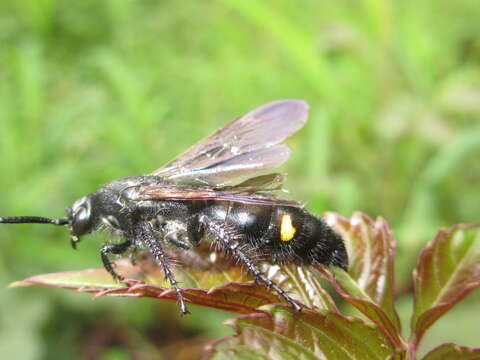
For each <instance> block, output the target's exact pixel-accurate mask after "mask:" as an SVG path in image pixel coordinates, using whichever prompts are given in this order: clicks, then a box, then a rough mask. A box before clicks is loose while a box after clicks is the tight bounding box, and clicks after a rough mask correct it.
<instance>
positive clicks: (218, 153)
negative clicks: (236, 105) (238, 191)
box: [152, 99, 308, 187]
mask: <svg viewBox="0 0 480 360" xmlns="http://www.w3.org/2000/svg"><path fill="white" fill-rule="evenodd" d="M307 115H308V105H307V103H306V102H304V101H302V100H293V99H290V100H279V101H274V102H271V103H268V104H265V105H263V106H260V107H258V108H256V109H255V110H252V111H251V112H249V113H247V114H245V115H243V116H241V117H240V118H238V119H236V120H233V121H231V122H230V123H228V124H227V125H226V126H225V127H223V128H221V129H219V130H217V131H216V132H215V133H213V134H212V135H210V136H209V137H207V138H205V139H203V140H201V141H200V142H198V143H197V144H195V145H194V146H193V147H191V148H190V149H189V150H187V151H186V152H185V153H183V154H182V155H180V156H179V157H177V158H176V159H174V160H172V161H170V162H169V163H168V164H166V165H165V166H163V167H162V168H160V169H158V170H156V171H154V172H153V173H152V175H157V176H162V177H165V178H167V179H171V180H173V181H175V182H176V183H180V184H182V183H183V184H206V185H210V186H217V187H222V186H227V185H229V184H232V183H235V182H238V181H242V180H245V179H247V178H249V177H252V175H253V174H255V173H258V172H259V171H263V170H268V169H272V168H275V167H277V166H279V165H280V164H282V163H283V162H285V161H286V160H287V159H288V157H289V156H290V149H289V148H288V146H286V145H278V144H279V143H280V142H282V141H283V140H285V139H286V138H287V137H288V136H290V135H292V134H293V133H294V132H296V131H297V130H299V129H300V128H302V127H303V125H304V124H305V122H306V120H307Z"/></svg>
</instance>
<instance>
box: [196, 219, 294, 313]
mask: <svg viewBox="0 0 480 360" xmlns="http://www.w3.org/2000/svg"><path fill="white" fill-rule="evenodd" d="M199 222H200V224H201V225H202V226H203V228H204V230H206V231H207V232H208V233H209V234H210V235H211V236H212V237H213V239H214V240H215V241H216V242H217V243H220V246H221V247H222V248H223V249H225V250H226V251H229V252H230V253H232V254H233V256H235V257H236V258H237V259H238V260H240V261H241V262H242V263H243V264H244V265H245V266H246V267H247V269H248V271H249V272H250V273H251V274H252V275H253V277H254V278H255V280H256V281H258V282H261V283H263V284H264V285H266V286H267V287H268V288H269V289H273V290H274V291H275V292H277V293H278V294H279V295H280V296H281V297H282V298H284V299H285V301H287V302H288V303H289V304H290V305H291V306H292V307H293V308H294V310H295V311H301V310H302V307H301V306H300V305H299V304H298V303H297V302H296V301H295V300H294V299H293V298H291V297H290V296H289V295H288V294H287V293H286V292H285V291H284V290H283V289H282V288H280V287H279V286H278V285H277V284H275V283H274V282H273V281H272V280H270V279H269V278H268V277H266V276H265V274H263V273H262V271H261V270H260V269H259V268H258V267H257V266H256V265H255V263H254V262H253V261H252V260H251V259H250V258H249V257H248V255H247V254H246V253H245V252H243V251H242V250H241V246H240V241H241V238H242V234H240V233H239V232H238V230H236V229H235V228H233V227H232V226H228V225H226V224H225V223H223V222H220V221H218V220H214V219H210V218H208V217H207V216H205V215H204V216H201V217H200V219H199Z"/></svg>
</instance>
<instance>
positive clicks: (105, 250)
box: [100, 240, 132, 281]
mask: <svg viewBox="0 0 480 360" xmlns="http://www.w3.org/2000/svg"><path fill="white" fill-rule="evenodd" d="M131 245H132V242H131V241H130V240H127V241H125V242H123V243H120V244H106V245H103V246H102V248H101V250H100V256H101V257H102V262H103V266H104V267H105V269H106V270H107V271H108V272H109V273H110V275H112V277H113V278H114V279H115V280H120V281H121V280H123V277H122V276H120V275H118V274H117V273H116V272H115V270H113V266H112V262H111V261H110V258H109V257H108V254H115V255H120V254H123V253H124V252H125V251H127V250H128V248H129V247H130V246H131Z"/></svg>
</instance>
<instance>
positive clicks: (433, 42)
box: [0, 0, 480, 360]
mask: <svg viewBox="0 0 480 360" xmlns="http://www.w3.org/2000/svg"><path fill="white" fill-rule="evenodd" d="M479 18H480V7H479V6H478V0H458V1H455V2H453V1H446V0H436V1H433V0H425V1H421V2H418V1H412V0H403V1H400V0H397V1H393V0H390V1H375V0H369V1H363V2H358V1H342V0H340V1H315V0H300V1H299V0H278V1H266V0H217V1H192V0H185V1H149V0H144V1H135V0H105V1H100V2H99V1H93V0H82V1H77V2H74V1H73V2H72V1H59V0H4V1H1V2H0V34H1V35H0V42H1V49H2V50H1V51H0V69H1V71H0V79H1V81H0V188H1V189H2V192H1V196H0V216H3V215H6V216H8V215H17V214H18V215H27V214H34V215H37V214H38V215H45V216H51V217H57V216H61V215H62V213H63V209H64V208H65V207H66V206H69V205H70V204H71V203H72V202H73V201H75V200H76V199H77V198H79V197H80V196H82V195H84V194H86V193H88V192H91V191H94V190H95V189H96V188H97V187H98V186H99V185H100V184H104V183H107V182H109V181H111V180H112V179H115V178H118V177H121V176H125V175H131V174H141V173H148V172H150V171H152V170H153V169H155V168H158V167H159V166H161V165H162V164H164V163H165V162H166V161H168V160H170V159H171V158H172V157H174V156H175V155H177V154H178V153H180V152H182V151H183V150H185V149H186V148H187V147H188V146H189V145H191V144H193V143H194V141H196V140H198V139H200V138H201V137H202V136H205V135H207V134H209V133H210V132H211V131H212V130H214V129H215V128H217V127H219V126H221V125H223V124H224V123H225V122H227V121H228V120H230V119H232V118H233V117H235V116H238V115H240V114H242V113H244V112H245V111H248V110H250V109H252V108H254V107H255V106H258V105H261V104H263V103H265V102H267V101H270V100H274V99H281V98H289V97H292V98H301V99H305V100H307V101H308V102H309V103H310V105H311V109H312V113H311V116H310V119H309V123H308V124H307V127H306V128H305V129H304V130H303V131H302V132H300V133H299V134H297V135H296V136H295V137H294V139H292V143H291V145H292V148H293V150H294V152H293V156H292V158H291V160H290V161H289V163H288V164H287V168H286V169H285V170H286V171H287V172H288V173H289V180H288V181H289V183H288V186H287V188H288V189H289V190H290V193H291V196H292V198H295V199H299V200H304V201H307V205H308V207H309V209H310V210H312V211H313V212H316V213H322V212H324V211H325V210H327V209H328V210H335V211H337V212H339V213H342V214H351V213H352V212H353V211H356V210H362V211H364V212H366V213H369V214H373V215H375V216H376V215H379V214H381V215H382V216H384V217H385V218H388V219H389V221H390V222H391V223H392V225H393V227H394V228H395V229H396V230H397V233H396V235H397V237H398V238H399V239H402V241H401V242H399V244H398V255H399V256H398V257H397V265H396V266H397V268H398V269H397V270H398V272H397V274H398V277H397V285H398V286H397V288H400V289H401V292H400V295H399V302H400V303H401V304H405V303H406V302H407V301H408V296H407V295H408V289H409V288H410V282H411V279H410V277H409V274H410V269H411V267H412V266H413V265H414V263H415V259H416V257H415V256H416V253H417V251H418V249H419V248H420V247H421V246H423V244H425V243H426V242H427V241H428V240H429V238H430V236H431V234H432V233H433V232H434V231H435V230H436V229H438V228H439V227H440V226H445V225H448V224H455V223H460V222H473V221H478V214H479V213H480V202H479V201H478V199H479V198H480V188H479V187H478V179H479V177H480V163H479V162H478V148H479V146H480V129H479V127H478V121H479V119H480V106H479V104H480V90H479V89H480V86H479V84H480V66H479V64H480V61H479V60H480V31H479V28H478V19H479ZM103 241H105V236H103V235H99V236H96V237H95V238H94V239H91V240H89V241H88V242H87V241H85V242H84V243H82V244H81V247H80V251H78V252H72V250H71V249H70V247H69V244H68V235H67V234H65V233H64V232H62V231H61V230H60V229H53V228H48V227H42V226H20V227H16V228H13V227H8V226H2V227H0V275H1V276H0V280H1V284H3V287H6V285H7V284H8V283H9V282H11V281H12V280H13V279H19V278H24V277H27V276H31V275H32V274H38V273H45V272H57V271H66V270H73V269H85V268H92V267H96V266H98V264H99V262H100V259H99V255H98V243H101V242H103ZM0 286H1V285H0ZM25 294H27V295H25ZM369 294H370V295H368V296H369V297H370V296H373V295H371V293H369ZM25 298H28V300H27V299H25ZM38 298H41V299H42V304H43V305H42V307H39V306H38ZM377 300H378V299H375V301H377ZM475 300H477V298H475V299H473V300H472V301H467V302H465V303H464V308H463V309H464V310H463V312H462V313H461V314H463V316H462V315H461V314H460V313H459V315H458V316H456V317H455V318H451V317H450V318H449V317H448V316H446V317H445V318H444V319H442V321H440V322H439V324H438V326H439V327H438V328H437V330H438V331H436V332H435V336H434V337H429V336H428V334H427V336H426V337H425V338H424V342H423V344H427V343H428V344H430V345H432V346H433V345H435V344H437V343H440V342H442V341H443V340H442V336H443V337H447V338H448V337H450V336H451V335H452V334H451V329H452V328H456V329H462V330H464V332H463V333H462V336H463V338H464V339H465V341H467V340H468V341H470V342H471V343H472V345H474V344H475V342H476V341H477V340H476V338H477V337H476V335H475V336H472V335H469V334H474V333H475V326H474V325H469V326H470V327H469V328H468V327H467V325H464V324H466V322H465V321H467V320H468V318H470V317H469V316H468V314H469V312H478V301H475ZM23 301H24V303H25V306H22V307H21V308H22V310H18V311H20V312H22V314H32V315H31V316H25V317H23V316H22V319H23V320H22V323H23V325H24V327H25V328H26V329H29V332H28V336H27V335H25V336H21V335H18V336H17V335H16V334H17V333H16V332H9V333H8V336H7V335H5V336H4V335H3V333H2V335H1V337H2V339H0V340H2V341H0V352H1V353H14V352H15V351H17V349H18V346H14V345H11V344H18V343H22V351H24V354H25V356H23V358H25V359H42V358H48V359H49V360H50V359H64V358H66V357H72V356H77V357H78V358H81V357H85V356H87V355H89V354H91V353H88V354H86V353H85V352H82V351H80V350H79V351H75V353H74V354H72V351H71V349H90V348H92V349H94V348H95V349H97V348H99V349H108V346H109V342H108V341H107V340H105V343H102V344H96V343H93V341H92V340H91V339H94V338H95V336H93V335H91V334H95V333H96V332H100V333H102V334H110V335H108V336H110V340H111V341H112V342H116V343H119V344H122V345H121V346H120V348H121V349H123V351H125V354H129V355H132V354H135V356H137V357H139V358H140V357H141V356H140V355H139V353H142V351H144V350H145V349H148V350H145V352H149V351H151V350H152V349H157V351H159V352H161V353H162V355H163V356H165V357H168V356H169V354H170V353H169V352H168V351H170V349H171V348H173V345H172V344H175V343H177V342H180V343H181V344H184V343H183V341H187V340H185V338H187V339H189V341H194V342H195V344H197V343H196V341H198V342H201V341H202V340H203V341H205V339H199V335H200V334H208V336H210V335H211V334H214V335H212V336H217V337H218V336H219V333H221V332H222V331H223V330H222V329H221V328H220V327H214V326H213V325H212V324H216V323H218V322H219V321H220V320H221V318H217V317H216V316H222V315H218V314H221V313H220V312H218V311H211V312H207V310H203V309H196V310H197V311H196V314H198V315H193V316H192V318H194V317H195V316H198V318H196V321H194V320H188V319H182V320H179V319H178V318H177V317H176V316H175V317H173V316H170V314H172V313H174V312H173V311H171V309H173V308H174V304H172V306H171V307H168V306H167V305H165V306H163V305H162V306H161V307H158V306H157V303H158V302H155V303H153V302H148V301H146V302H144V303H142V305H141V306H140V305H137V303H135V304H131V303H129V302H128V301H123V302H122V304H121V305H120V304H118V303H117V302H115V299H103V300H102V301H98V302H94V303H93V304H91V303H88V302H87V303H85V302H83V301H79V300H78V298H77V297H76V296H73V294H68V293H67V294H63V293H62V294H59V293H58V292H52V291H40V290H38V289H35V290H28V292H23V291H22V292H13V291H0V302H1V303H2V304H6V305H5V306H6V307H8V308H12V309H16V308H17V307H18V308H20V305H18V304H20V303H22V304H23ZM16 305H17V306H16ZM386 306H388V304H382V307H381V308H382V309H386ZM203 311H205V312H203ZM372 311H373V310H372ZM385 311H386V310H385ZM406 312H408V311H406ZM406 312H405V311H403V312H402V311H400V316H401V317H407V316H409V314H407V313H406ZM139 313H141V314H142V315H141V316H140V315H138V314H139ZM88 314H94V315H90V316H89V315H88ZM387 314H388V316H387V318H388V319H390V321H391V322H392V326H394V327H395V319H394V317H392V313H391V312H388V311H387ZM465 314H467V315H465ZM227 316H228V314H226V315H225V317H227ZM15 318H16V317H15V316H14V314H13V311H12V313H1V314H0V323H2V324H7V323H11V321H14V320H15ZM213 318H214V319H215V320H218V321H210V320H208V321H205V320H202V319H213ZM59 319H62V320H63V322H64V323H68V324H76V325H75V326H69V327H68V328H61V329H60V330H57V331H55V330H54V328H55V327H58V326H60V325H61V324H62V321H60V320H59ZM112 319H114V320H115V321H116V322H117V323H116V325H115V326H117V327H119V328H120V329H121V331H120V330H118V329H117V328H116V329H117V330H116V331H111V332H108V331H104V328H103V324H105V323H108V324H110V323H112V322H114V320H112ZM462 319H463V320H462ZM465 319H467V320H465ZM167 322H168V324H169V328H170V327H171V328H172V329H176V330H175V331H174V330H172V333H173V334H176V335H175V336H177V337H175V336H173V335H172V336H171V337H169V336H156V337H147V338H145V334H151V333H155V334H163V333H162V332H161V331H159V330H158V329H157V327H156V326H157V325H156V324H158V323H162V324H163V323H167ZM459 322H461V324H460V323H459ZM45 329H51V331H45ZM469 329H470V331H469ZM119 332H120V333H122V334H130V335H128V336H127V335H125V336H124V337H122V338H121V339H119V338H117V337H116V336H117V335H115V334H118V333H119ZM132 332H133V334H132ZM18 333H19V334H20V333H21V332H18ZM59 333H61V335H62V339H63V341H58V337H59ZM455 333H456V334H457V335H458V336H460V333H461V332H460V331H457V332H455ZM222 334H224V333H222ZM430 334H432V333H430ZM15 336H16V340H13V337H15ZM105 336H106V337H107V335H105ZM468 336H470V338H468ZM133 338H134V339H139V338H141V339H143V341H142V342H138V341H135V343H141V344H142V345H141V350H139V351H138V352H137V353H136V352H135V349H136V348H135V346H131V342H129V341H132V342H133V340H129V339H133ZM9 345H10V347H9ZM169 346H171V348H170V347H169ZM180 347H182V348H187V347H188V346H185V347H184V346H183V345H180ZM192 348H196V347H195V346H193V345H192ZM160 349H161V350H160ZM114 350H115V351H114V353H117V351H118V349H117V348H115V349H114ZM66 351H68V352H66ZM92 351H93V350H92ZM105 351H106V350H105ZM107 352H108V351H107ZM77 354H78V355H77ZM95 356H97V357H99V358H100V357H101V356H102V352H101V350H98V352H97V353H95ZM106 356H113V355H108V354H107V355H106ZM132 356H133V355H132ZM19 357H22V356H21V355H19ZM194 358H195V357H194Z"/></svg>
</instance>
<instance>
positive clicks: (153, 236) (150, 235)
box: [138, 222, 189, 315]
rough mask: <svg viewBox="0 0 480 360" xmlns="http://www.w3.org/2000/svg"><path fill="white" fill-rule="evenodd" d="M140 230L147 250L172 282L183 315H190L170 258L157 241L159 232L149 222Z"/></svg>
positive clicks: (140, 235) (143, 224) (140, 226)
mask: <svg viewBox="0 0 480 360" xmlns="http://www.w3.org/2000/svg"><path fill="white" fill-rule="evenodd" d="M138 230H139V231H138V232H139V234H138V236H139V237H140V239H141V241H142V243H143V244H144V245H145V247H146V248H148V250H150V252H151V253H152V255H153V257H154V258H155V260H156V261H157V263H158V264H160V265H161V266H162V269H163V272H164V274H165V278H166V279H167V280H168V281H169V282H170V285H171V286H172V289H173V290H174V291H175V295H176V296H177V299H178V305H179V308H180V312H181V313H182V314H183V315H185V314H188V313H189V311H188V309H187V306H186V305H185V298H184V297H183V294H182V290H181V289H180V288H179V287H178V281H177V280H176V279H175V276H174V275H173V272H172V270H171V269H170V264H169V261H168V257H167V256H166V254H165V252H164V251H163V248H162V246H161V245H160V242H159V241H158V240H157V236H158V234H157V232H156V231H155V229H154V228H153V227H152V224H151V223H149V222H144V223H142V224H139V229H138Z"/></svg>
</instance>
